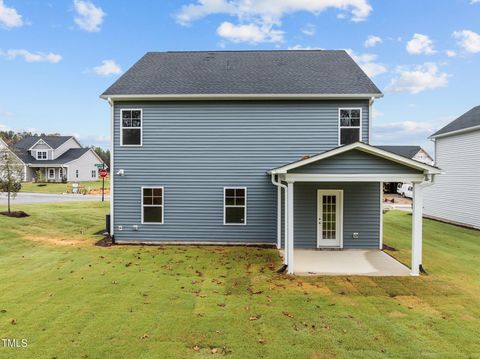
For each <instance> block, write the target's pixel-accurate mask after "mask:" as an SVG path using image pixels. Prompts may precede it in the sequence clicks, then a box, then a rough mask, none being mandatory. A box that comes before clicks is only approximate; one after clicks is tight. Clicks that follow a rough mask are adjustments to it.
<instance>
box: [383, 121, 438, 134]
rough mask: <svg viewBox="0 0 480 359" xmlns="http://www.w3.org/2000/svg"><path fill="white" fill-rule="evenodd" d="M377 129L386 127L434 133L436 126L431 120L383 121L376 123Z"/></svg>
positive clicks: (394, 129)
mask: <svg viewBox="0 0 480 359" xmlns="http://www.w3.org/2000/svg"><path fill="white" fill-rule="evenodd" d="M374 126H375V128H377V129H386V130H391V131H405V132H409V133H425V134H429V133H433V132H434V131H435V128H436V127H435V126H434V125H433V124H432V123H430V122H418V121H401V122H391V123H382V124H377V125H374Z"/></svg>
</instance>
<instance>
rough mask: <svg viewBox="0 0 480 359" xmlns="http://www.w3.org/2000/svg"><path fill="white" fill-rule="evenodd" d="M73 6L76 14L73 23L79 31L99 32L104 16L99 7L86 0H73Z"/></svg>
mask: <svg viewBox="0 0 480 359" xmlns="http://www.w3.org/2000/svg"><path fill="white" fill-rule="evenodd" d="M73 6H74V7H75V12H76V13H77V15H76V16H75V18H74V21H75V23H76V24H77V25H78V26H79V27H80V28H81V29H83V30H85V31H88V32H98V31H100V25H101V24H102V22H103V18H104V17H105V15H106V13H105V12H104V11H103V10H102V8H101V7H98V6H95V5H94V4H93V3H92V2H90V1H88V0H73Z"/></svg>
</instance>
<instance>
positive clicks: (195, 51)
mask: <svg viewBox="0 0 480 359" xmlns="http://www.w3.org/2000/svg"><path fill="white" fill-rule="evenodd" d="M300 51H301V52H318V51H323V52H342V51H344V52H346V51H345V50H343V49H292V50H284V49H282V50H169V51H147V54H175V53H181V54H188V53H211V52H220V53H232V52H243V53H246V52H252V53H253V52H300Z"/></svg>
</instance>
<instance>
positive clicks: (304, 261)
mask: <svg viewBox="0 0 480 359" xmlns="http://www.w3.org/2000/svg"><path fill="white" fill-rule="evenodd" d="M294 263H295V274H296V275H360V276H410V269H409V268H408V267H406V266H405V265H403V264H402V263H400V262H398V261H397V260H396V259H394V258H392V257H390V256H389V255H388V254H386V253H385V252H383V251H381V250H378V249H366V250H363V249H362V250H361V249H347V250H338V251H337V250H314V249H295V250H294Z"/></svg>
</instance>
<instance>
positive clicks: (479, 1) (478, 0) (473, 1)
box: [470, 0, 480, 5]
mask: <svg viewBox="0 0 480 359" xmlns="http://www.w3.org/2000/svg"><path fill="white" fill-rule="evenodd" d="M478 3H480V0H471V1H470V4H472V5H473V4H478Z"/></svg>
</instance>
